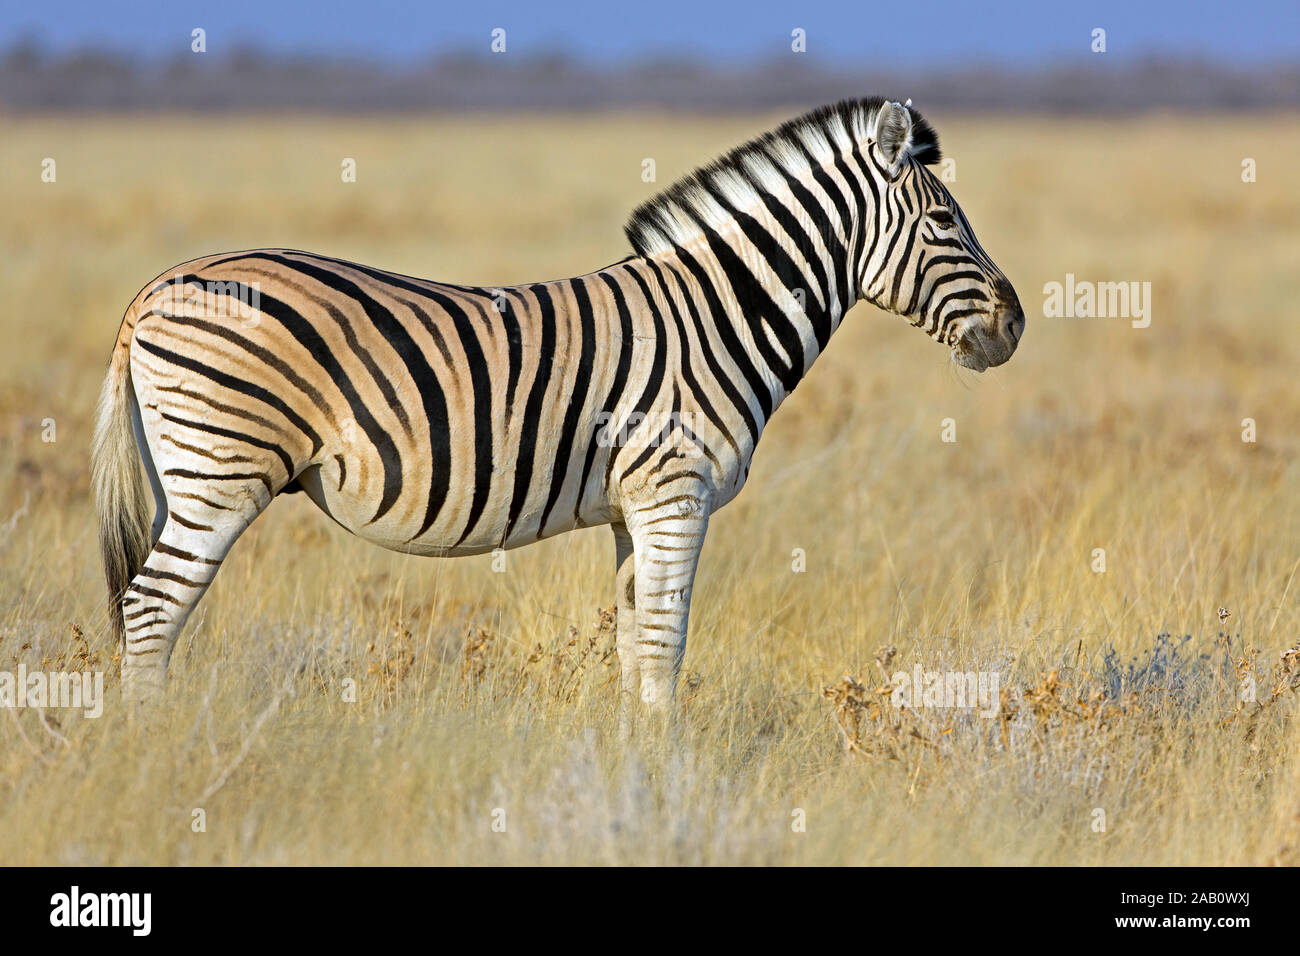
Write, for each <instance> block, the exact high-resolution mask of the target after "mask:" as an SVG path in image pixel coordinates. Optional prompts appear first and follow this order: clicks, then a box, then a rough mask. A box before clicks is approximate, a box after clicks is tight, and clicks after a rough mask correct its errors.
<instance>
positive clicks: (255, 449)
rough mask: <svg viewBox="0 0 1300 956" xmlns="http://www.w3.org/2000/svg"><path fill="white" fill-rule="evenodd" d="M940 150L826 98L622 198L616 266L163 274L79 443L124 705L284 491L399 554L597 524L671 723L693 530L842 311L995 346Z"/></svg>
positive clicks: (1002, 358)
mask: <svg viewBox="0 0 1300 956" xmlns="http://www.w3.org/2000/svg"><path fill="white" fill-rule="evenodd" d="M939 160H940V148H939V141H938V137H937V135H936V133H935V131H934V129H933V128H932V127H931V126H930V124H929V123H928V122H926V120H925V119H924V118H923V117H922V116H921V115H920V113H919V112H918V111H917V110H916V109H914V108H913V107H912V106H911V101H910V100H909V101H907V103H906V104H900V103H898V102H895V101H889V100H885V99H883V98H879V97H873V98H863V99H850V100H845V101H842V102H840V103H836V104H834V105H830V106H824V107H821V108H819V109H816V110H813V111H811V112H808V113H806V114H804V115H801V116H798V117H796V118H794V119H791V120H789V121H788V122H785V123H784V124H782V125H780V126H779V127H777V128H776V129H774V130H770V131H769V132H766V133H764V134H762V135H760V136H758V137H757V138H755V139H753V140H751V141H749V142H747V143H745V144H743V145H741V146H739V147H737V148H735V149H733V150H731V151H730V152H728V153H727V154H725V155H724V156H722V157H721V158H720V159H717V160H716V161H714V162H712V163H710V164H707V165H705V166H703V167H701V168H699V169H697V170H696V171H695V172H693V173H691V174H690V175H688V176H686V177H685V178H683V179H681V180H680V181H678V182H677V183H675V184H674V185H672V186H671V187H670V188H668V189H667V190H665V191H663V192H661V193H660V194H658V195H656V196H655V197H654V198H651V199H649V200H648V201H646V202H644V203H643V204H642V205H640V206H639V207H638V208H637V209H636V210H635V211H634V212H633V213H632V215H631V218H630V219H629V220H628V223H627V226H626V228H625V233H626V236H627V239H628V241H629V242H630V243H631V246H632V253H631V254H630V255H628V256H626V257H625V258H623V259H621V260H619V261H618V262H615V263H614V264H612V265H610V266H607V267H606V268H603V269H600V270H598V271H596V272H592V273H589V274H587V275H582V276H578V277H575V278H568V279H559V280H555V281H548V282H535V283H530V284H525V285H516V286H508V287H501V288H494V287H472V286H466V285H453V284H448V283H442V282H434V281H430V280H426V279H420V278H413V277H410V276H406V275H401V274H397V273H393V272H387V271H383V270H380V269H377V268H374V267H371V266H366V265H361V264H358V263H353V262H347V261H344V260H340V259H336V258H331V257H328V256H324V255H318V254H313V253H308V252H300V251H294V250H288V249H255V250H249V251H244V252H235V253H225V254H221V255H212V256H208V257H205V258H201V259H195V260H192V261H189V262H185V263H183V264H181V265H179V266H177V267H175V268H174V269H172V270H170V271H169V272H167V273H163V274H162V275H160V276H159V277H158V278H156V279H155V280H154V281H153V282H151V283H150V284H148V285H146V286H145V287H144V288H143V289H142V290H141V291H140V293H139V294H138V295H137V296H136V298H135V299H134V300H133V301H132V302H131V304H130V306H129V307H128V309H127V310H126V314H125V316H124V318H123V321H122V324H121V327H120V330H119V332H118V337H117V342H116V345H115V347H114V349H113V352H112V356H111V359H110V362H109V366H108V374H107V376H106V378H105V381H104V385H103V389H102V392H101V395H100V400H99V405H98V412H97V420H96V426H95V433H94V440H93V449H92V484H93V493H94V497H95V501H96V505H97V509H98V513H99V538H100V546H101V551H102V556H103V562H104V569H105V577H106V580H107V584H108V590H109V594H110V597H111V602H112V614H113V618H112V626H113V629H114V633H115V636H116V638H117V640H118V641H119V642H120V649H121V668H122V670H121V675H122V692H123V697H124V699H125V700H127V701H128V702H130V703H132V704H135V703H138V702H141V701H148V700H151V699H154V698H156V697H157V696H158V695H159V694H160V693H161V692H162V691H163V689H164V688H165V684H166V680H165V678H166V672H167V664H168V660H169V658H170V656H171V653H172V649H173V647H174V646H175V643H176V640H177V637H178V635H179V633H180V632H181V629H182V628H183V626H184V624H185V621H186V619H187V618H188V616H189V615H190V613H191V611H192V610H193V609H194V607H195V605H196V603H197V602H198V601H199V599H200V598H201V597H202V595H203V594H204V592H205V591H206V589H207V588H208V586H209V584H210V583H211V582H212V580H213V577H214V575H215V574H216V572H217V569H218V568H219V567H220V565H221V563H222V560H223V559H224V558H225V557H226V555H227V553H228V552H229V550H230V548H231V546H232V545H233V544H234V542H235V540H236V539H237V538H238V537H239V535H240V533H241V532H243V530H244V529H245V528H247V527H248V526H249V524H250V523H251V522H252V521H253V520H254V519H255V518H256V517H257V516H258V515H259V514H260V513H261V512H262V511H264V510H265V509H266V508H267V506H268V505H269V504H270V503H271V501H272V499H273V498H275V497H276V496H277V495H279V494H285V493H291V492H301V493H304V494H306V495H307V497H308V498H310V499H311V500H312V501H313V502H314V503H315V504H316V505H317V506H318V507H319V508H320V509H321V510H322V511H324V512H325V514H326V515H327V516H329V517H330V518H331V519H333V520H334V521H335V522H337V523H338V524H339V525H341V526H342V527H344V528H345V529H347V530H348V531H351V532H352V533H353V534H355V535H357V536H359V537H361V538H364V539H366V540H368V541H371V542H373V543H375V544H378V545H381V546H383V547H385V548H390V549H392V550H395V551H400V552H406V553H411V554H419V555H435V556H458V555H468V554H478V553H484V552H488V551H495V550H496V549H510V548H516V547H519V546H522V545H525V544H528V543H530V542H533V541H537V540H538V539H541V538H545V537H549V536H551V535H555V534H558V533H560V532H564V531H568V530H571V529H574V528H579V527H587V526H597V525H609V526H610V527H611V528H612V529H613V538H614V552H615V568H614V569H615V587H616V593H617V615H616V620H617V628H616V630H617V640H616V648H617V655H618V660H619V664H620V672H621V677H620V685H621V692H622V693H621V700H623V701H624V702H625V705H624V708H623V709H624V710H626V709H629V708H630V709H631V710H632V711H634V712H636V711H640V710H647V711H649V712H651V713H668V712H670V711H671V710H672V702H673V700H674V695H675V691H676V682H677V675H678V672H679V670H680V668H681V664H682V659H683V654H684V652H685V646H686V633H687V621H688V614H689V610H690V604H691V593H692V587H693V583H694V579H695V572H696V567H697V565H698V562H699V557H700V551H701V547H702V545H703V543H704V538H705V533H706V531H707V528H708V524H709V521H710V519H711V517H712V516H713V514H714V513H715V512H717V511H718V509H720V508H721V507H723V506H724V505H726V504H727V503H728V502H729V501H731V500H732V499H733V498H734V497H735V496H736V495H737V493H739V491H740V489H741V487H742V486H743V485H744V483H745V480H746V478H747V477H748V475H749V471H750V465H751V461H752V457H753V454H754V450H755V447H756V445H757V443H758V439H759V436H760V435H761V434H762V432H763V429H764V427H765V426H766V425H767V423H768V421H769V420H770V419H771V417H772V415H773V413H774V412H775V411H776V409H777V408H778V407H779V406H780V404H781V403H782V401H783V400H784V399H785V398H786V397H787V396H788V395H789V394H790V393H791V392H793V391H794V389H795V386H796V385H798V384H799V382H800V380H801V379H802V378H803V376H804V374H805V373H806V372H807V371H808V369H809V367H810V366H811V365H812V363H813V361H814V359H816V358H817V356H818V355H820V354H821V352H822V351H823V350H824V349H825V348H826V345H827V342H828V340H829V338H830V336H831V334H832V333H833V332H834V331H835V330H836V329H837V328H838V327H839V324H840V322H841V320H842V319H843V317H844V315H845V313H846V312H847V311H848V310H849V308H850V307H851V306H852V305H854V304H855V303H856V302H857V301H858V300H860V299H865V300H866V301H868V302H870V303H871V304H872V305H874V306H877V307H878V308H880V309H882V310H885V311H888V312H893V313H896V314H900V315H902V316H904V317H905V318H906V319H907V320H908V321H909V322H910V323H911V324H913V325H915V326H916V327H918V328H920V329H922V330H923V331H924V332H925V333H926V334H927V335H929V336H930V337H931V338H933V339H935V340H936V341H938V342H940V343H942V344H944V345H946V346H948V349H949V352H950V356H951V359H952V360H953V361H954V362H955V363H956V364H957V365H960V366H964V367H966V368H969V369H973V370H975V371H983V370H985V369H986V368H989V367H991V366H996V365H1001V364H1002V363H1003V362H1006V361H1007V360H1008V359H1009V358H1010V357H1011V355H1012V353H1013V352H1014V351H1015V349H1016V347H1017V344H1018V343H1019V340H1020V337H1021V334H1022V331H1023V328H1024V322H1025V318H1024V313H1023V312H1022V310H1021V308H1020V303H1019V300H1018V299H1017V297H1016V293H1015V290H1014V289H1013V288H1012V285H1011V283H1010V282H1009V281H1008V280H1007V278H1006V277H1005V276H1004V275H1003V273H1002V272H1001V271H1000V270H999V269H998V267H997V266H996V265H994V263H993V262H992V260H991V259H990V258H989V257H988V255H987V254H986V253H985V252H984V250H983V249H982V248H981V246H980V244H979V243H978V241H977V240H976V238H975V234H974V231H973V230H972V228H971V225H970V223H969V222H968V221H967V219H966V217H965V215H964V214H963V213H962V210H961V209H960V208H959V207H958V205H957V203H956V202H955V200H954V199H953V197H952V196H951V194H950V193H949V191H948V190H947V188H946V187H945V186H944V184H943V183H942V182H941V181H940V180H939V178H938V177H936V176H935V175H934V173H933V171H932V170H931V169H930V168H929V167H930V166H932V165H934V164H935V163H937V162H938V161H939ZM141 463H143V469H142V468H141ZM142 472H143V474H142ZM146 476H147V484H148V486H149V488H150V491H151V493H152V497H153V500H154V503H155V513H154V516H153V518H152V520H151V519H150V515H149V509H148V505H147V499H146V492H145V485H146ZM628 701H631V702H632V703H626V702H628ZM638 701H639V702H640V703H636V702H638Z"/></svg>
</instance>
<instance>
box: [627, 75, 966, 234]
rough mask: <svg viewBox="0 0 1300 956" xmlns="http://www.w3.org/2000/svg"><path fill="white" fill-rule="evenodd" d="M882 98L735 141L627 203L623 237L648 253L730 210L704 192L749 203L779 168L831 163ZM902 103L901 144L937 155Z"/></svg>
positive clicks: (861, 138)
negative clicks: (905, 133)
mask: <svg viewBox="0 0 1300 956" xmlns="http://www.w3.org/2000/svg"><path fill="white" fill-rule="evenodd" d="M909 102H910V101H909ZM884 104H885V99H884V98H883V97H880V96H872V97H868V98H866V99H853V100H841V101H840V102H838V103H834V104H832V105H830V106H822V107H818V108H817V109H815V110H813V111H811V112H809V113H805V114H803V115H802V116H797V117H795V118H794V119H792V120H787V121H786V122H784V123H782V124H781V125H780V126H778V127H777V128H776V129H774V130H769V131H768V132H766V133H764V134H763V135H761V136H759V137H757V138H755V139H752V140H750V141H749V142H747V143H744V144H742V145H740V146H737V147H736V148H735V149H733V150H731V151H730V152H728V153H727V154H726V155H724V156H722V157H721V158H720V159H717V160H714V161H713V162H711V163H709V164H708V165H705V166H701V167H700V168H699V169H697V170H695V172H693V173H691V174H690V175H688V176H685V177H683V178H682V179H680V180H678V181H677V182H676V183H674V184H673V185H672V186H669V187H668V188H667V189H665V190H664V191H663V192H661V193H659V194H658V195H657V196H655V197H654V198H652V199H648V200H646V201H645V202H643V203H642V204H641V205H640V206H638V207H637V208H636V209H635V210H633V212H632V215H631V216H630V217H629V218H628V221H627V225H626V226H625V227H624V230H623V231H624V232H625V233H626V235H627V238H628V241H629V242H631V243H632V248H633V249H634V250H635V251H636V253H637V254H638V255H642V256H648V255H654V254H656V253H660V252H667V251H669V250H671V249H672V248H673V246H674V245H680V244H682V243H684V242H686V241H689V240H690V239H692V238H694V237H696V236H698V235H699V234H700V226H699V223H698V222H697V221H696V217H699V218H700V219H703V220H704V221H705V222H706V223H710V224H713V223H716V224H719V225H720V224H722V223H724V222H726V221H727V220H729V219H730V218H731V217H730V215H729V213H728V212H727V211H726V209H725V208H724V207H723V206H722V205H721V204H719V202H718V201H717V199H716V198H714V196H713V195H711V193H713V192H716V193H719V194H721V195H722V196H723V197H725V198H726V200H727V201H728V202H729V203H730V204H731V205H732V206H734V207H736V208H741V209H744V208H749V207H752V206H753V205H754V203H755V202H757V201H758V200H759V198H760V196H761V194H764V193H772V192H775V191H777V190H780V189H783V188H785V179H784V176H783V175H782V170H784V172H786V173H789V174H791V175H793V176H800V175H801V174H803V173H807V172H808V170H809V169H810V168H811V166H812V162H810V161H809V157H812V161H813V162H816V163H817V164H818V165H819V166H821V165H830V164H832V163H833V162H834V161H835V155H836V153H837V152H839V153H841V154H843V153H846V152H848V151H849V150H851V149H852V148H853V145H854V143H866V142H869V141H871V140H873V139H874V131H875V126H876V122H875V121H876V114H877V112H878V111H879V110H880V107H881V106H883V105H884ZM907 111H908V112H909V113H910V114H911V116H912V141H911V146H910V147H909V150H908V152H909V153H910V154H911V155H912V156H913V157H914V158H915V159H917V160H919V161H920V162H922V163H925V164H927V165H931V164H933V163H937V162H938V161H939V159H940V155H941V154H940V151H939V137H938V135H937V134H936V133H935V131H934V129H933V128H932V127H931V126H930V124H929V123H927V122H926V121H925V119H924V118H923V117H922V116H921V114H920V113H918V112H917V111H916V110H914V109H913V108H912V107H911V106H910V105H909V106H908V107H907ZM832 143H833V144H834V147H832ZM778 167H779V168H778Z"/></svg>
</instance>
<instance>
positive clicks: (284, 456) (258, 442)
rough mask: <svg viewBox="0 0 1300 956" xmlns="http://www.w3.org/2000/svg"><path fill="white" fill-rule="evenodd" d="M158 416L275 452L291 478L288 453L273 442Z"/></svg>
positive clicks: (212, 426) (160, 412) (291, 463)
mask: <svg viewBox="0 0 1300 956" xmlns="http://www.w3.org/2000/svg"><path fill="white" fill-rule="evenodd" d="M158 414H159V415H161V416H162V417H163V418H164V419H165V420H167V421H169V422H173V423H175V424H177V425H183V426H185V427H186V428H193V429H194V430H195V431H201V432H207V433H208V434H211V435H220V436H221V437H222V438H230V439H233V440H235V441H241V442H245V443H247V444H249V445H253V446H254V447H256V448H265V449H266V450H267V451H272V452H275V454H276V455H278V456H279V458H280V463H281V464H282V465H284V470H285V473H286V474H287V475H288V477H290V478H292V477H293V460H292V459H291V458H290V457H289V455H288V453H287V452H286V451H285V450H284V449H283V448H281V447H280V446H279V445H277V444H276V443H275V442H269V441H266V440H265V439H263V438H255V437H254V436H252V435H245V434H244V433H243V432H237V431H234V430H232V429H229V428H220V427H218V426H216V425H209V424H208V423H207V422H192V421H189V420H188V419H185V418H180V417H179V416H176V415H169V414H168V413H167V412H164V411H161V410H159V412H158Z"/></svg>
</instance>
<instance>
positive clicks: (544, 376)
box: [501, 285, 555, 544]
mask: <svg viewBox="0 0 1300 956" xmlns="http://www.w3.org/2000/svg"><path fill="white" fill-rule="evenodd" d="M528 288H529V291H530V292H532V293H533V295H534V296H536V298H537V304H538V307H539V308H540V309H541V319H540V325H541V328H542V342H541V347H540V348H539V349H538V351H537V373H536V374H535V375H534V376H533V386H532V388H531V389H530V390H529V392H528V403H527V405H525V407H524V420H523V426H522V428H521V429H520V435H519V459H518V461H517V462H516V464H515V485H514V489H513V491H512V493H511V496H510V511H509V517H508V518H507V521H506V529H505V533H504V534H503V535H502V538H501V543H502V544H505V542H506V541H507V540H509V538H510V532H511V531H512V530H514V527H515V522H517V521H518V520H519V514H520V512H521V511H523V507H524V501H525V500H527V498H528V486H529V485H530V484H531V482H532V480H533V455H534V454H535V453H536V450H537V432H538V429H539V428H540V426H541V420H542V408H543V406H544V404H545V402H546V386H547V384H548V383H549V382H550V380H551V366H552V365H554V363H555V307H554V306H553V305H552V303H551V296H550V293H548V292H547V291H546V287H545V286H543V285H532V286H529V287H528Z"/></svg>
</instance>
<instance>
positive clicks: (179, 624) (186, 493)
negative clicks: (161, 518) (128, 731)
mask: <svg viewBox="0 0 1300 956" xmlns="http://www.w3.org/2000/svg"><path fill="white" fill-rule="evenodd" d="M219 484H220V485H222V486H223V487H220V488H214V487H211V486H209V487H207V488H205V489H203V490H201V491H200V490H195V491H191V490H189V489H188V488H186V489H184V490H181V489H179V488H176V487H169V488H168V501H169V509H168V514H167V520H166V523H165V524H164V525H163V528H162V534H161V535H160V536H159V538H158V540H157V541H156V542H154V545H153V550H152V551H150V553H149V557H148V558H147V559H146V561H145V563H144V567H142V568H141V569H140V572H139V573H138V574H137V575H136V576H135V577H134V578H133V579H132V581H131V583H130V584H129V585H128V586H127V588H126V591H125V593H124V594H123V596H122V612H123V618H124V623H125V640H124V647H123V648H122V697H123V699H124V700H125V701H126V702H127V703H128V704H137V703H147V702H149V701H151V700H154V699H156V698H158V697H159V696H161V694H162V691H163V687H164V686H165V684H166V680H167V664H168V662H169V661H170V660H171V655H172V650H173V648H175V646H176V639H177V638H178V637H179V636H180V633H181V629H182V628H183V627H184V626H185V622H186V620H187V619H188V618H189V616H190V612H191V611H193V610H194V607H195V605H197V604H198V603H199V599H200V598H202V597H203V594H204V592H206V591H207V589H208V585H209V584H211V583H212V579H213V578H214V577H215V576H216V573H217V568H219V567H220V566H221V562H222V561H223V560H224V559H225V557H226V555H227V554H228V553H229V552H230V549H231V547H232V546H233V545H234V543H235V540H236V539H237V538H238V537H239V535H240V534H241V533H243V531H244V529H245V528H247V527H248V525H249V524H251V523H252V520H253V519H254V518H256V517H257V515H258V514H259V513H261V511H262V510H263V509H264V508H265V507H266V506H267V504H269V503H270V500H271V494H270V492H269V491H268V490H267V489H266V488H265V487H264V486H263V485H262V484H261V483H255V484H248V485H246V486H243V487H231V485H233V484H235V483H234V482H231V481H222V482H219ZM208 496H211V497H208ZM173 503H174V504H173ZM178 509H179V510H178Z"/></svg>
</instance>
